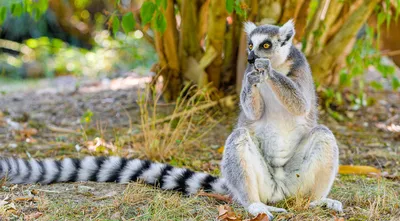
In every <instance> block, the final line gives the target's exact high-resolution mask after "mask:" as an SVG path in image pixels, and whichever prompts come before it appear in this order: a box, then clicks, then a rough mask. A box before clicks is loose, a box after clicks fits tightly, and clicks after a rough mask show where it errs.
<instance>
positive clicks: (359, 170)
mask: <svg viewBox="0 0 400 221" xmlns="http://www.w3.org/2000/svg"><path fill="white" fill-rule="evenodd" d="M339 173H340V174H358V175H369V174H377V175H380V174H381V171H380V170H378V169H377V168H375V167H370V166H352V165H340V166H339Z"/></svg>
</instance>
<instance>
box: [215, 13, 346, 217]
mask: <svg viewBox="0 0 400 221" xmlns="http://www.w3.org/2000/svg"><path fill="white" fill-rule="evenodd" d="M245 31H246V33H247V35H248V62H249V65H248V66H247V69H246V73H245V76H244V79H243V86H242V91H241V94H240V105H241V109H242V112H241V114H240V116H239V120H238V121H239V122H238V125H237V127H236V129H235V130H234V131H233V132H232V134H231V135H230V136H229V137H228V139H227V141H226V144H225V151H224V154H223V160H222V165H221V167H222V176H223V177H224V178H225V179H226V185H227V187H228V189H229V191H230V192H231V195H232V196H234V197H235V199H236V200H237V201H239V202H240V203H241V204H242V205H243V206H244V207H246V208H247V209H248V211H249V212H250V213H252V214H254V215H255V214H258V213H261V212H264V213H267V214H268V215H269V216H271V217H272V215H271V213H270V212H286V210H285V209H282V208H275V207H271V206H267V205H265V203H267V202H276V201H279V200H283V199H284V198H286V197H288V196H294V195H297V194H299V195H309V196H311V197H312V199H313V200H314V201H313V202H312V203H311V204H310V205H311V206H317V205H321V204H326V205H327V206H328V207H329V208H332V209H335V210H337V211H341V210H342V204H341V203H340V202H339V201H336V200H332V199H328V198H326V197H327V195H328V194H329V191H330V189H331V186H332V184H333V181H334V179H335V175H336V173H337V171H338V164H339V162H338V161H339V160H338V159H339V158H338V147H337V145H336V139H335V137H334V135H333V134H332V132H331V131H330V130H329V129H328V128H326V127H325V126H323V125H318V124H317V111H318V110H317V98H316V93H315V89H314V83H313V79H312V75H311V71H310V68H309V65H308V63H307V60H306V58H305V57H304V55H303V54H302V53H301V52H300V51H299V50H298V49H296V48H295V47H294V46H293V45H292V39H293V37H294V34H295V29H294V25H293V22H292V21H291V20H290V21H288V22H287V23H286V24H284V25H283V26H282V27H277V26H273V25H263V26H259V27H257V26H256V25H255V24H253V23H246V24H245Z"/></svg>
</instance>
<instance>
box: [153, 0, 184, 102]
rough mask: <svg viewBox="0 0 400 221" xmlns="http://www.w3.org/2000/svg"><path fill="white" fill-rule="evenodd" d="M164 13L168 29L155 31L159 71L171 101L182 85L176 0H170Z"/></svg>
mask: <svg viewBox="0 0 400 221" xmlns="http://www.w3.org/2000/svg"><path fill="white" fill-rule="evenodd" d="M163 13H164V15H165V17H166V20H167V29H166V30H165V32H164V33H160V32H158V31H155V42H156V50H157V54H158V58H159V65H158V68H157V69H158V70H157V71H158V72H159V74H160V75H161V76H162V77H163V91H164V99H165V100H166V101H171V100H175V99H176V98H177V97H178V96H179V93H180V90H181V87H182V83H181V82H182V79H181V75H180V73H181V72H180V71H181V69H180V63H179V57H178V30H177V26H176V19H175V10H174V0H168V5H167V8H166V9H165V10H164V11H163Z"/></svg>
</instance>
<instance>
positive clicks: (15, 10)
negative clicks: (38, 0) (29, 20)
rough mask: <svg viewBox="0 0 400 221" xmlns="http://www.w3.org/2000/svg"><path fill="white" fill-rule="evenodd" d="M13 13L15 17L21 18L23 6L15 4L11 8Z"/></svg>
mask: <svg viewBox="0 0 400 221" xmlns="http://www.w3.org/2000/svg"><path fill="white" fill-rule="evenodd" d="M11 12H12V14H13V15H14V16H17V17H19V16H21V15H22V5H21V4H13V5H12V6H11Z"/></svg>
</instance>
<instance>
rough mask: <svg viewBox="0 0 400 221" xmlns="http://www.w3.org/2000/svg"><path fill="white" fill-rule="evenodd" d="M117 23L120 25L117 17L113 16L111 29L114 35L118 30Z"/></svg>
mask: <svg viewBox="0 0 400 221" xmlns="http://www.w3.org/2000/svg"><path fill="white" fill-rule="evenodd" d="M119 25H120V23H119V19H118V17H117V16H114V17H113V21H112V31H113V34H114V36H115V35H116V34H117V32H118V30H119Z"/></svg>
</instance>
